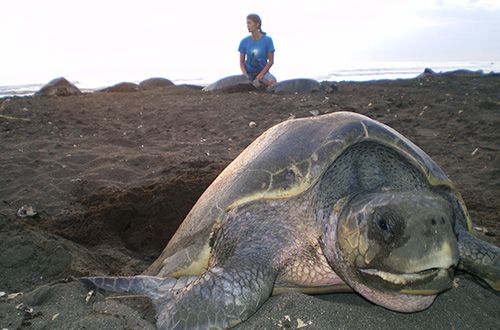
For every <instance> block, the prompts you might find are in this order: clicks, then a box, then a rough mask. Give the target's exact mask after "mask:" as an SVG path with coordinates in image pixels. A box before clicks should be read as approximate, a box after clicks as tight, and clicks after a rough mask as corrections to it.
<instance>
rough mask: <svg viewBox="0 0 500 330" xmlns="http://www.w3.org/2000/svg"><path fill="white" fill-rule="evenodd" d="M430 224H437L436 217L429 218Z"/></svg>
mask: <svg viewBox="0 0 500 330" xmlns="http://www.w3.org/2000/svg"><path fill="white" fill-rule="evenodd" d="M431 224H432V225H433V226H435V225H436V224H437V221H436V219H434V218H432V219H431Z"/></svg>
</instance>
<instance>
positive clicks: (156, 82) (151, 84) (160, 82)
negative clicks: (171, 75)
mask: <svg viewBox="0 0 500 330" xmlns="http://www.w3.org/2000/svg"><path fill="white" fill-rule="evenodd" d="M173 85H174V83H173V82H171V81H170V80H168V79H167V78H161V77H155V78H149V79H146V80H143V81H141V82H140V83H139V89H141V90H149V89H156V88H161V87H167V86H173Z"/></svg>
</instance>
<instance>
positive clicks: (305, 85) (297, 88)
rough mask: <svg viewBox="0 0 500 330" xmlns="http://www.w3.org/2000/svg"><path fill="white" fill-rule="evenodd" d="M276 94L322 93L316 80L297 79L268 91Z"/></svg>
mask: <svg viewBox="0 0 500 330" xmlns="http://www.w3.org/2000/svg"><path fill="white" fill-rule="evenodd" d="M267 91H268V92H271V93H276V94H294V93H298V94H305V93H317V92H322V91H323V89H322V87H321V84H320V83H319V82H318V81H317V80H314V79H307V78H297V79H289V80H283V81H280V82H278V83H276V84H274V85H272V86H271V87H269V88H268V89H267Z"/></svg>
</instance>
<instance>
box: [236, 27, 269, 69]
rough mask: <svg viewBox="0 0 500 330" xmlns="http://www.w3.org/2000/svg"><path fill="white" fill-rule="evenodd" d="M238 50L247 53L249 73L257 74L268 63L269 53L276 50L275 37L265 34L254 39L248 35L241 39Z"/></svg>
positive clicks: (246, 62)
mask: <svg viewBox="0 0 500 330" xmlns="http://www.w3.org/2000/svg"><path fill="white" fill-rule="evenodd" d="M238 51H239V52H240V53H244V54H246V60H245V67H246V69H247V73H248V74H250V75H257V74H259V73H260V72H261V71H262V69H264V67H265V66H266V64H267V54H268V53H273V52H274V45H273V39H271V37H268V36H267V35H263V36H262V37H261V38H260V39H259V40H253V38H252V36H248V37H246V38H244V39H243V40H241V42H240V47H239V48H238Z"/></svg>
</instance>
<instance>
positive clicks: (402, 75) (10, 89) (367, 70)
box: [0, 60, 500, 98]
mask: <svg viewBox="0 0 500 330" xmlns="http://www.w3.org/2000/svg"><path fill="white" fill-rule="evenodd" d="M426 68H430V69H432V70H433V71H434V72H436V73H440V72H450V71H455V70H470V71H479V70H480V71H482V72H483V73H490V72H495V73H500V60H499V61H489V62H484V61H483V62H362V63H359V62H358V63H350V64H338V65H337V66H333V67H330V68H325V70H324V71H323V72H319V73H318V72H316V73H312V74H310V75H307V74H306V75H304V74H294V73H293V72H286V73H284V72H280V71H279V70H277V71H273V73H274V74H275V75H277V77H278V80H284V79H292V78H311V79H316V80H318V81H323V80H328V81H333V82H342V81H358V82H359V81H372V80H386V79H411V78H415V77H417V76H418V75H419V74H421V73H422V72H423V71H424V70H425V69H426ZM276 73H277V74H276ZM54 78H55V77H54ZM66 78H67V79H70V80H71V77H66ZM147 78H150V77H144V78H143V79H147ZM165 78H168V79H170V80H171V81H172V82H173V83H175V84H177V85H179V84H193V85H199V86H205V85H208V84H209V83H211V82H213V81H214V80H216V79H217V78H216V77H197V78H190V77H168V76H167V77H165ZM219 78H222V76H221V77H219ZM47 82H48V81H45V82H30V83H27V84H24V85H4V86H0V98H5V97H12V96H29V95H33V94H34V93H35V92H36V91H38V90H39V89H40V88H41V87H42V86H43V85H44V84H46V83H47ZM119 82H122V81H114V80H112V79H109V78H108V79H106V80H103V79H99V78H98V77H96V79H93V80H88V81H72V83H73V84H75V85H76V86H77V87H78V88H79V89H80V90H81V91H82V92H92V91H95V90H99V89H101V88H104V87H107V86H112V85H114V84H116V83H119ZM131 82H135V83H139V82H140V80H138V81H134V80H131Z"/></svg>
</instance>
